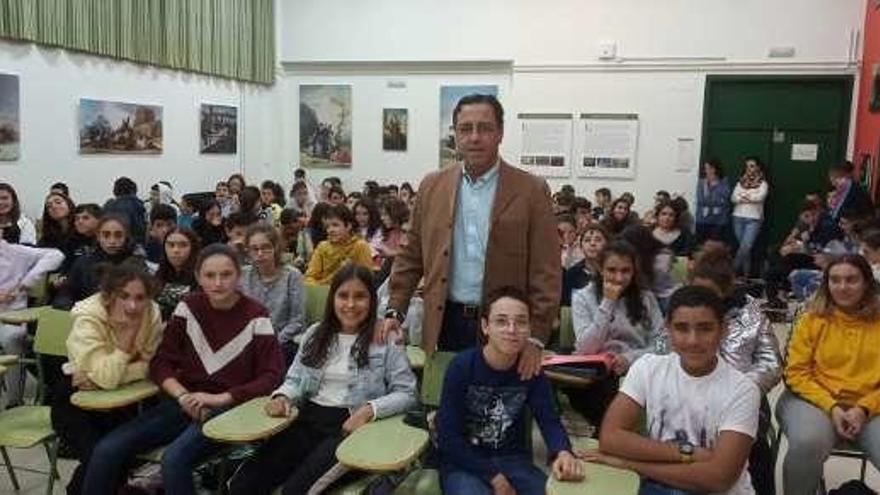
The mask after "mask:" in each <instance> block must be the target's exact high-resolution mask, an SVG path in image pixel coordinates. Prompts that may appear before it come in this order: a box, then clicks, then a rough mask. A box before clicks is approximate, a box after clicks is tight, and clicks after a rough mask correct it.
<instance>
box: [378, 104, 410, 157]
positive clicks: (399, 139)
mask: <svg viewBox="0 0 880 495" xmlns="http://www.w3.org/2000/svg"><path fill="white" fill-rule="evenodd" d="M408 124H409V116H408V111H407V109H406V108H383V109H382V149H383V150H385V151H406V138H407V126H408Z"/></svg>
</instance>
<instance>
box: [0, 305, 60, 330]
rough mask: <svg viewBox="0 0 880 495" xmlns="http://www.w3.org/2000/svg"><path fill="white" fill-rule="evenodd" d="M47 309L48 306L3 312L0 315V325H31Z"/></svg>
mask: <svg viewBox="0 0 880 495" xmlns="http://www.w3.org/2000/svg"><path fill="white" fill-rule="evenodd" d="M47 309H49V306H37V307H33V308H25V309H17V310H14V311H4V312H3V313H0V323H8V324H10V325H20V324H23V323H31V322H34V321H37V320H38V319H39V318H40V315H41V314H42V313H43V311H46V310H47Z"/></svg>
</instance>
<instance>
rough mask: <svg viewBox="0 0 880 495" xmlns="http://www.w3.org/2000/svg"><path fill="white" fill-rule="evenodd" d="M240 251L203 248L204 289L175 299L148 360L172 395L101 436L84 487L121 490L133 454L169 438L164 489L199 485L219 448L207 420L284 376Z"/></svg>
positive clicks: (190, 489) (184, 490) (183, 490)
mask: <svg viewBox="0 0 880 495" xmlns="http://www.w3.org/2000/svg"><path fill="white" fill-rule="evenodd" d="M237 259H238V254H237V253H236V252H235V250H234V249H233V248H231V247H228V246H226V245H222V244H212V245H210V246H208V247H206V248H205V249H204V250H202V252H201V254H200V255H199V258H198V261H197V262H196V267H195V271H196V275H197V278H198V282H199V285H200V286H201V288H202V291H201V292H197V293H193V294H191V295H189V296H187V297H186V299H184V300H183V302H181V303H180V304H179V305H178V306H177V309H176V310H175V311H174V314H173V315H172V317H171V319H170V320H169V321H168V325H167V326H166V328H165V333H164V335H163V339H162V344H161V345H160V346H159V351H158V352H157V354H156V356H155V357H154V358H153V360H152V361H151V362H150V378H152V380H153V381H155V382H156V383H157V384H158V385H160V386H161V387H162V390H163V391H164V392H165V393H166V394H167V395H168V396H170V397H169V398H168V400H164V401H162V402H161V403H160V404H159V405H158V406H156V407H154V408H152V409H150V410H148V411H146V412H144V413H142V414H141V415H140V416H139V417H138V418H136V419H134V420H132V421H131V422H129V423H126V424H124V425H122V426H121V427H119V428H117V429H116V430H114V431H113V432H111V433H110V434H109V435H107V436H105V437H104V438H103V439H102V440H101V441H100V443H99V444H98V445H97V447H95V450H94V451H93V453H92V459H91V463H90V464H89V470H88V473H87V474H86V480H85V486H84V489H83V493H86V494H106V493H115V490H116V488H117V487H118V486H119V484H120V483H121V482H122V480H124V477H125V470H126V467H127V465H128V464H129V463H130V462H131V460H132V459H133V458H134V456H135V455H137V454H139V453H142V452H145V451H148V450H151V449H153V448H156V447H159V446H161V445H166V444H168V447H167V448H166V449H165V452H164V454H163V458H162V481H163V485H164V489H165V493H167V494H170V495H173V494H190V493H195V489H194V486H193V481H192V471H193V468H194V467H195V466H196V465H197V463H198V462H199V461H201V460H203V459H204V458H205V457H207V456H209V455H210V454H212V453H214V452H216V451H217V450H218V449H220V448H221V446H220V445H219V444H217V443H215V442H213V441H211V440H209V439H208V438H206V437H205V436H204V435H202V432H201V431H202V428H201V423H202V422H203V421H204V420H205V419H207V418H208V417H210V416H213V415H216V414H218V413H220V412H222V411H224V410H226V409H228V408H230V407H232V406H235V405H237V404H240V403H242V402H245V401H247V400H249V399H251V398H253V397H257V396H260V395H268V394H269V393H270V392H271V391H272V390H274V389H275V387H277V386H278V385H279V384H280V383H281V379H282V376H283V373H284V364H283V359H282V356H281V349H280V347H279V345H278V339H277V338H276V337H275V332H274V331H273V330H272V324H271V321H270V320H269V315H268V313H267V312H266V309H265V308H264V307H263V306H262V305H260V304H259V303H258V302H256V301H254V300H253V299H250V298H248V297H247V296H244V295H242V294H241V293H240V292H239V291H238V290H237V287H238V281H239V278H240V276H241V270H240V267H239V265H238V261H237ZM169 442H170V443H169Z"/></svg>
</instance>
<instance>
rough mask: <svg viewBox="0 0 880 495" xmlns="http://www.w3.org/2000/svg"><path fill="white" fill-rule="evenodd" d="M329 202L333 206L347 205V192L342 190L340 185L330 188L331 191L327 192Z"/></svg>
mask: <svg viewBox="0 0 880 495" xmlns="http://www.w3.org/2000/svg"><path fill="white" fill-rule="evenodd" d="M327 202H328V203H330V205H331V206H337V205H344V204H345V190H344V189H342V186H340V185H338V184H334V185H332V186H330V189H328V190H327Z"/></svg>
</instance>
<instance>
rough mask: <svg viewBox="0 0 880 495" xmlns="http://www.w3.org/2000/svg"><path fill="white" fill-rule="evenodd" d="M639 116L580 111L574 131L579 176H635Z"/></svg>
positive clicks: (576, 165) (575, 158)
mask: <svg viewBox="0 0 880 495" xmlns="http://www.w3.org/2000/svg"><path fill="white" fill-rule="evenodd" d="M638 140H639V116H638V115H635V114H595V113H584V114H581V116H580V119H579V120H578V123H577V126H576V128H575V132H574V153H573V155H574V160H575V170H577V174H576V175H577V176H578V177H604V178H614V179H635V177H636V148H637V144H638Z"/></svg>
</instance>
